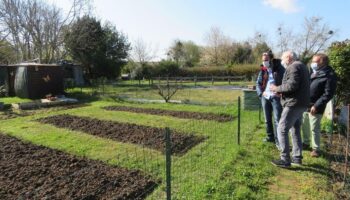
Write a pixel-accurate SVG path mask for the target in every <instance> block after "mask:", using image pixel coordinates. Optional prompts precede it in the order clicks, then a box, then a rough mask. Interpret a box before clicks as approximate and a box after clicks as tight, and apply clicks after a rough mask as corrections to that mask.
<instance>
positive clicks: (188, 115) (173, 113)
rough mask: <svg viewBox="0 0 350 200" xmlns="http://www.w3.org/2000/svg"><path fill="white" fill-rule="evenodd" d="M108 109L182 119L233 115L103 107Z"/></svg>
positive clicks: (220, 119) (228, 118)
mask: <svg viewBox="0 0 350 200" xmlns="http://www.w3.org/2000/svg"><path fill="white" fill-rule="evenodd" d="M104 109H106V110H110V111H126V112H134V113H146V114H151V115H164V116H172V117H177V118H182V119H197V120H213V121H218V122H228V121H232V120H233V117H232V116H231V115H226V114H212V113H200V112H187V111H172V110H161V109H153V108H136V107H127V106H107V107H104Z"/></svg>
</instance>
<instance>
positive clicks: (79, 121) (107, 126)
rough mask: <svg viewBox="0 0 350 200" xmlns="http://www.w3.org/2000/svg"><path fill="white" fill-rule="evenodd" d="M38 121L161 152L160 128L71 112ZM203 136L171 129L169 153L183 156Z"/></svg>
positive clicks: (161, 131)
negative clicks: (79, 115)
mask: <svg viewBox="0 0 350 200" xmlns="http://www.w3.org/2000/svg"><path fill="white" fill-rule="evenodd" d="M38 121H39V122H41V123H46V124H52V125H54V126H56V127H59V128H68V129H70V130H77V131H82V132H85V133H89V134H92V135H95V136H98V137H102V138H108V139H112V140H116V141H119V142H125V143H133V144H139V145H144V146H146V147H148V148H151V149H156V150H158V151H162V152H165V148H164V147H165V142H164V129H161V128H154V127H149V126H142V125H136V124H129V123H120V122H114V121H107V120H98V119H92V118H88V117H78V116H72V115H56V116H51V117H46V118H42V119H39V120H38ZM204 139H205V137H199V136H194V135H189V134H184V133H179V132H177V131H171V152H172V153H173V154H175V155H183V154H185V153H186V152H187V151H188V150H189V149H191V148H192V147H193V146H195V145H197V144H198V143H200V142H202V141H203V140H204Z"/></svg>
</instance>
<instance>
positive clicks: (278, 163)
mask: <svg viewBox="0 0 350 200" xmlns="http://www.w3.org/2000/svg"><path fill="white" fill-rule="evenodd" d="M271 163H272V164H273V165H275V166H276V167H282V168H290V163H288V162H286V161H284V160H273V161H271Z"/></svg>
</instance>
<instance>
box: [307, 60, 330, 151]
mask: <svg viewBox="0 0 350 200" xmlns="http://www.w3.org/2000/svg"><path fill="white" fill-rule="evenodd" d="M328 64H329V59H328V56H327V55H326V54H322V53H319V54H316V55H314V56H313V58H312V63H311V69H312V71H311V77H310V105H309V108H308V112H305V113H304V114H303V125H302V131H303V146H304V148H308V147H310V131H311V133H312V134H311V148H312V151H311V154H310V155H311V156H312V157H318V156H319V153H320V152H319V151H320V134H321V133H320V132H321V119H322V115H323V112H324V110H325V109H326V105H327V103H328V101H330V100H331V99H332V98H333V96H334V93H335V90H336V85H337V77H336V74H335V72H334V70H333V69H332V68H331V67H330V66H329V65H328Z"/></svg>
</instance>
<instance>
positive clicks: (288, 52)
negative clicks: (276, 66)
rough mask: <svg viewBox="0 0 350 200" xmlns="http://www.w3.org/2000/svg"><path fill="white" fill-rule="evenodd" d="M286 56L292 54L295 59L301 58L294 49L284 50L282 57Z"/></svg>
mask: <svg viewBox="0 0 350 200" xmlns="http://www.w3.org/2000/svg"><path fill="white" fill-rule="evenodd" d="M286 56H290V57H291V58H292V60H293V61H297V60H299V58H298V55H297V54H296V53H295V52H294V51H291V50H289V51H285V52H283V54H282V58H284V57H286Z"/></svg>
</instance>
